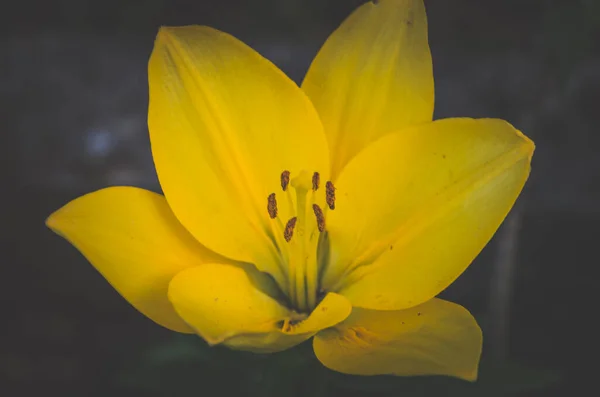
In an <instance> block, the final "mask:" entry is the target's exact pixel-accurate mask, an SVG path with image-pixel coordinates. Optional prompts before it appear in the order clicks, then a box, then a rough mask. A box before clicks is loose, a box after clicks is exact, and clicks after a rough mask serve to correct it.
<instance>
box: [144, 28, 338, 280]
mask: <svg viewBox="0 0 600 397" xmlns="http://www.w3.org/2000/svg"><path fill="white" fill-rule="evenodd" d="M148 74H149V84H150V106H149V114H148V126H149V130H150V141H151V144H152V153H153V157H154V162H155V165H156V170H157V173H158V177H159V180H160V183H161V186H162V189H163V191H164V193H165V196H166V198H167V201H168V202H169V205H170V206H171V208H172V209H173V212H174V213H175V215H176V216H177V218H178V219H179V220H180V222H181V223H182V224H183V225H184V226H185V227H186V228H187V229H188V230H189V231H190V232H191V234H192V235H193V236H194V237H196V238H197V239H198V240H199V241H200V242H202V244H204V245H206V246H207V247H208V248H210V249H212V250H214V251H216V252H218V253H220V254H222V255H224V256H227V257H229V258H232V259H235V260H239V261H244V262H250V263H256V264H257V266H258V267H259V268H260V270H262V271H267V272H269V273H270V274H272V275H273V276H274V277H275V278H276V279H277V280H278V281H279V282H280V283H281V285H284V275H283V273H284V272H285V270H284V269H280V268H279V267H278V266H279V262H280V261H279V259H278V253H277V250H276V248H275V245H274V243H273V241H274V238H273V235H272V229H271V227H272V226H271V225H272V223H271V220H270V219H269V216H268V212H267V198H268V196H269V194H270V193H273V192H280V191H281V186H280V183H281V180H280V178H281V173H282V172H283V171H284V170H287V171H290V172H291V174H292V176H294V175H296V174H299V173H300V171H301V170H308V171H309V172H311V173H312V172H315V171H317V172H320V173H321V174H322V175H323V177H325V176H326V175H327V174H328V169H329V162H328V148H327V143H326V140H325V136H324V133H323V130H322V125H321V122H320V120H319V118H318V115H317V113H316V111H315V110H314V108H313V106H312V104H311V103H310V100H309V99H308V98H307V97H306V95H305V94H304V93H303V92H302V90H300V88H299V87H298V86H296V85H295V84H294V83H293V82H292V81H291V80H290V79H289V78H287V77H286V76H285V75H284V74H283V72H281V71H280V70H279V69H277V68H276V67H275V66H274V65H273V64H272V63H270V62H269V61H267V60H266V59H265V58H263V57H262V56H260V55H259V54H258V53H256V52H255V51H254V50H252V49H251V48H250V47H247V46H246V45H245V44H243V43H241V42H240V41H238V40H236V39H235V38H233V37H232V36H230V35H228V34H226V33H222V32H219V31H217V30H214V29H211V28H208V27H202V26H187V27H181V28H162V29H161V30H160V32H159V34H158V37H157V39H156V43H155V46H154V51H153V52H152V56H151V58H150V63H149V69H148ZM284 222H285V220H284Z"/></svg>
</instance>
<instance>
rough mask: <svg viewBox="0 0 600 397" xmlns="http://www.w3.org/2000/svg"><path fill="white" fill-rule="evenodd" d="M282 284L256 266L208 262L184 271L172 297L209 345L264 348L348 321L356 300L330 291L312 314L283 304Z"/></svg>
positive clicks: (174, 284) (175, 281)
mask: <svg viewBox="0 0 600 397" xmlns="http://www.w3.org/2000/svg"><path fill="white" fill-rule="evenodd" d="M281 298H282V297H281V295H280V294H278V290H277V286H276V284H275V283H274V282H273V280H272V279H270V278H269V277H268V276H267V275H265V274H264V273H261V272H259V271H258V270H257V269H256V268H255V267H254V266H253V265H246V264H239V265H221V264H208V265H202V266H198V267H194V268H191V269H188V270H185V271H183V272H181V273H179V274H178V275H177V276H176V277H175V278H174V279H173V281H171V285H170V287H169V299H170V300H171V302H173V306H174V307H175V309H176V310H177V312H178V313H179V315H180V316H181V317H182V318H183V319H184V320H185V321H186V322H187V323H188V324H189V325H190V326H191V327H192V328H193V329H194V330H195V331H196V332H197V333H198V334H199V335H200V336H201V337H202V338H204V340H206V341H207V342H208V343H209V344H219V343H223V344H225V345H227V346H229V347H231V348H235V349H239V350H249V351H254V352H259V353H268V352H276V351H281V350H285V349H288V348H290V347H292V346H294V345H297V344H299V343H301V342H303V341H304V340H306V339H308V338H310V337H311V336H312V335H314V334H315V333H316V332H317V331H320V330H322V329H324V328H327V327H331V326H333V325H335V324H337V323H339V322H340V321H343V320H344V319H345V318H346V317H348V315H349V314H350V311H351V310H352V307H351V305H350V302H348V300H347V299H345V298H344V297H342V296H340V295H337V294H328V295H327V296H326V297H325V299H324V300H323V301H322V302H321V303H320V305H319V306H317V308H316V309H315V310H314V311H313V313H312V314H311V315H310V316H308V318H307V316H306V315H302V314H298V313H295V312H293V311H291V310H290V309H288V308H287V307H286V306H284V305H283V304H282V300H281Z"/></svg>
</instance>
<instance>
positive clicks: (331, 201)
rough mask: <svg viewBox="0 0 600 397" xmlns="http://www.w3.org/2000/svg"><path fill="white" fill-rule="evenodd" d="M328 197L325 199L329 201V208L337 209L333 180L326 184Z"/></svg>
mask: <svg viewBox="0 0 600 397" xmlns="http://www.w3.org/2000/svg"><path fill="white" fill-rule="evenodd" d="M325 190H326V197H325V201H327V206H328V207H329V209H331V210H333V209H335V186H333V183H332V182H331V181H327V183H326V184H325Z"/></svg>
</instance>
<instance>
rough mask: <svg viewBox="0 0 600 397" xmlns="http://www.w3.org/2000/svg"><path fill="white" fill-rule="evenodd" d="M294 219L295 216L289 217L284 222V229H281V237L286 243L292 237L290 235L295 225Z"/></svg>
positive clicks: (292, 233)
mask: <svg viewBox="0 0 600 397" xmlns="http://www.w3.org/2000/svg"><path fill="white" fill-rule="evenodd" d="M296 220H297V219H296V217H293V218H290V220H289V221H287V223H286V224H285V230H284V231H283V238H284V239H285V241H287V242H288V243H289V242H290V240H291V239H292V236H293V235H294V227H295V226H296Z"/></svg>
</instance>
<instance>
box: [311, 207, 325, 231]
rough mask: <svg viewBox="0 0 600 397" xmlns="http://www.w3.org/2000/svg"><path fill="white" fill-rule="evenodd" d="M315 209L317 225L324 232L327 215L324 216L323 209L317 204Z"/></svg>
mask: <svg viewBox="0 0 600 397" xmlns="http://www.w3.org/2000/svg"><path fill="white" fill-rule="evenodd" d="M312 207H313V211H314V213H315V216H316V217H317V227H318V228H319V231H320V232H321V233H323V232H324V231H325V217H324V216H323V210H322V209H321V207H319V206H318V205H317V204H313V206H312Z"/></svg>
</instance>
